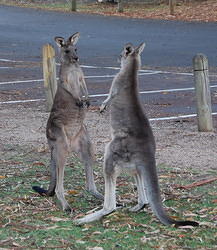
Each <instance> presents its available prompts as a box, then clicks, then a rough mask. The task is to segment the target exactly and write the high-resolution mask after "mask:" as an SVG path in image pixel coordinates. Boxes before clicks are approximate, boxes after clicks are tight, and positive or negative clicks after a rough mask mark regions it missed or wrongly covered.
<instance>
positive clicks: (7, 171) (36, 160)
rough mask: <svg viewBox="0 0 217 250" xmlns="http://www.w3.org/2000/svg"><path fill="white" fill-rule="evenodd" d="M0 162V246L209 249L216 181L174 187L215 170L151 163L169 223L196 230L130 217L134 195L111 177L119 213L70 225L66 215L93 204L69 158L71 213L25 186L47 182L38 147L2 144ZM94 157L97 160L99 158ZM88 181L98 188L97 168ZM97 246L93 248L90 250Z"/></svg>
mask: <svg viewBox="0 0 217 250" xmlns="http://www.w3.org/2000/svg"><path fill="white" fill-rule="evenodd" d="M3 153H4V157H1V160H0V170H1V171H0V172H1V176H0V209H1V214H0V247H1V248H7V249H25V248H28V249H31V248H32V249H36V248H37V249H39V248H40V249H58V248H63V249H115V248H120V249H152V248H154V249H158V248H160V249H185V248H188V249H189V248H190V249H216V248H217V243H216V237H217V228H216V224H215V222H216V220H217V208H216V203H217V200H216V197H217V192H216V190H217V182H215V181H213V182H211V183H208V184H204V185H202V186H197V185H195V187H194V185H193V187H191V188H190V189H184V188H182V189H181V188H178V186H179V187H180V186H184V187H185V186H186V185H187V184H189V183H198V181H199V180H201V179H210V178H211V177H213V176H215V175H216V172H215V171H210V172H207V173H203V176H201V173H198V172H192V171H182V170H181V169H176V170H174V169H172V168H170V167H168V166H159V179H160V183H161V189H162V193H163V197H164V199H165V202H164V204H165V206H166V207H167V209H168V213H169V214H170V215H172V216H173V217H174V218H185V219H192V220H196V221H198V222H200V227H199V228H191V227H183V228H179V229H176V228H173V227H169V226H164V225H162V224H161V223H159V221H158V220H157V219H156V218H155V217H154V216H153V214H152V212H151V211H150V210H149V208H147V209H145V211H141V212H138V213H135V214H134V213H131V212H129V211H128V210H127V207H130V206H133V205H134V204H135V203H136V191H135V186H134V185H133V184H129V183H130V182H129V180H131V177H129V176H122V177H121V178H119V179H118V190H117V192H118V200H119V203H121V204H124V208H123V209H119V210H118V211H117V212H115V213H113V214H111V215H109V216H107V217H105V218H104V219H103V220H101V221H99V222H95V223H92V224H87V225H83V226H76V225H74V224H73V218H75V217H79V216H82V215H84V214H85V213H87V212H88V211H89V210H92V209H99V208H100V207H101V202H100V201H98V200H96V199H95V198H93V197H92V196H91V195H89V194H88V193H87V192H86V191H85V190H84V171H83V167H82V166H81V165H80V163H79V162H78V161H77V160H76V158H71V159H69V162H68V164H67V166H66V181H65V187H66V190H67V193H68V194H67V200H68V201H69V202H70V204H71V206H72V207H73V208H74V210H75V211H74V213H73V214H72V215H67V214H65V213H64V212H63V211H61V209H60V207H59V206H58V204H57V203H56V202H57V201H56V200H55V198H47V197H40V196H38V195H37V194H36V193H34V192H33V191H32V190H31V186H32V185H35V184H37V185H38V184H40V185H44V186H46V185H47V184H48V182H49V169H48V167H47V166H48V159H49V154H48V152H47V149H46V148H43V147H40V148H37V149H35V148H32V149H29V148H28V149H27V148H25V147H20V146H18V145H16V146H12V145H5V146H4V149H3ZM101 157H102V156H98V158H101ZM96 180H97V183H98V185H99V188H100V189H101V190H102V189H103V178H102V174H101V167H98V168H97V169H96ZM96 247H98V248H96Z"/></svg>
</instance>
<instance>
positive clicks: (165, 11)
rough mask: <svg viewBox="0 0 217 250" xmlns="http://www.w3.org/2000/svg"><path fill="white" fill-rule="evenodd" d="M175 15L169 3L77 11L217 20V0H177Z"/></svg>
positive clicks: (66, 5)
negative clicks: (118, 9) (171, 11)
mask: <svg viewBox="0 0 217 250" xmlns="http://www.w3.org/2000/svg"><path fill="white" fill-rule="evenodd" d="M176 2H177V4H176V6H175V13H174V15H170V11H169V6H168V4H165V3H162V4H159V5H147V4H141V3H140V4H135V3H132V4H124V12H123V13H118V11H117V4H111V3H97V2H96V3H84V2H80V1H79V2H78V3H77V12H80V13H92V14H102V15H107V16H122V17H131V18H149V19H165V20H185V21H204V22H211V21H213V22H216V21H217V2H216V0H207V1H188V2H187V1H186V2H184V1H182V0H177V1H176ZM0 4H5V5H16V6H22V7H31V8H39V9H47V10H57V11H67V12H69V11H71V10H70V7H71V6H70V2H67V1H65V2H60V3H58V2H56V3H47V2H46V3H43V2H40V3H37V1H34V2H32V1H30V2H29V1H22V2H19V1H15V0H7V1H6V0H0Z"/></svg>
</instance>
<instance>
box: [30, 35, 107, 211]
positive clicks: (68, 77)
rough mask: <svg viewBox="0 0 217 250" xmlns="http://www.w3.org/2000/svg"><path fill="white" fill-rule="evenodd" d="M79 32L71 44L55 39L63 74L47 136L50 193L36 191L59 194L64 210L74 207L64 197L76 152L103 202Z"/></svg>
mask: <svg viewBox="0 0 217 250" xmlns="http://www.w3.org/2000/svg"><path fill="white" fill-rule="evenodd" d="M78 39H79V33H75V34H74V35H72V36H70V37H69V38H68V40H67V41H65V40H64V38H62V37H55V41H56V44H57V45H58V47H59V48H60V59H61V65H60V73H59V82H58V88H57V92H56V95H55V98H54V102H53V107H52V110H51V112H50V116H49V119H48V122H47V129H46V135H47V140H48V144H49V147H50V150H51V163H50V172H51V178H50V185H49V188H48V190H44V189H43V188H40V187H38V186H34V187H33V189H34V190H35V191H36V192H38V193H39V194H41V195H47V196H53V195H54V194H55V193H56V195H57V198H58V199H59V201H60V202H61V205H62V207H63V210H64V211H67V212H70V211H71V208H70V206H69V204H68V202H67V201H66V200H65V196H64V187H63V179H64V164H65V161H66V157H67V155H68V154H69V152H71V151H72V152H74V153H76V154H77V155H78V157H79V158H80V159H81V161H82V162H83V164H84V165H85V173H86V188H87V190H88V191H89V192H91V193H92V194H93V195H94V196H95V197H97V198H100V199H103V196H102V195H101V194H100V193H99V192H98V191H97V189H96V186H95V183H94V176H93V164H94V160H93V148H92V144H91V141H90V138H89V134H88V131H87V129H86V127H85V125H84V118H85V113H86V110H87V109H86V106H89V101H88V91H87V87H86V83H85V80H84V74H83V72H82V69H81V67H80V65H79V63H78V56H77V53H76V51H77V49H76V46H75V45H76V43H77V41H78Z"/></svg>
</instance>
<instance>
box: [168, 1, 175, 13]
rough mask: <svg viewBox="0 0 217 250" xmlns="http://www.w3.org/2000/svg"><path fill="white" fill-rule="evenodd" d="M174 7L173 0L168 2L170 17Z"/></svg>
mask: <svg viewBox="0 0 217 250" xmlns="http://www.w3.org/2000/svg"><path fill="white" fill-rule="evenodd" d="M174 6H175V0H169V7H170V15H174V14H175V11H174Z"/></svg>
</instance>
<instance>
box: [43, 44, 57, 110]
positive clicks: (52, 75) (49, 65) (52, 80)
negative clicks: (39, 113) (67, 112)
mask: <svg viewBox="0 0 217 250" xmlns="http://www.w3.org/2000/svg"><path fill="white" fill-rule="evenodd" d="M42 53H43V75H44V87H45V94H46V100H47V104H46V110H47V111H48V112H49V111H50V110H51V108H52V105H53V99H54V96H55V94H56V90H57V79H56V61H55V50H54V48H53V47H52V46H51V45H50V44H46V45H44V46H43V51H42Z"/></svg>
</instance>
